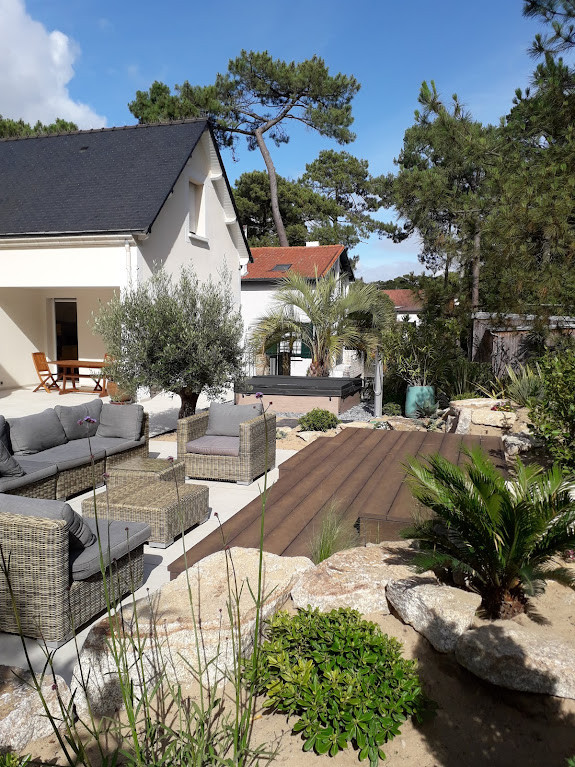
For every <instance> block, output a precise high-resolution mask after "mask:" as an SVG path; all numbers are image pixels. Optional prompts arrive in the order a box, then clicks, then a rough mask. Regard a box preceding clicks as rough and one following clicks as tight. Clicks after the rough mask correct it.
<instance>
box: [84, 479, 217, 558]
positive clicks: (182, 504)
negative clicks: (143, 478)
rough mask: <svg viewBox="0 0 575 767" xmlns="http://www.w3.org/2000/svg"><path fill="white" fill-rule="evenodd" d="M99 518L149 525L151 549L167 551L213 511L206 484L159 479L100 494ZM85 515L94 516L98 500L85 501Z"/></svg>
mask: <svg viewBox="0 0 575 767" xmlns="http://www.w3.org/2000/svg"><path fill="white" fill-rule="evenodd" d="M96 504H97V506H96V508H97V510H98V519H99V521H101V522H105V521H106V519H117V520H125V521H126V522H146V524H148V525H150V527H151V528H152V533H151V535H150V542H149V544H148V545H149V546H155V547H157V548H162V549H164V548H166V546H169V545H170V544H171V543H173V541H174V540H175V538H176V537H177V536H178V535H179V534H180V533H181V532H185V531H186V530H188V529H189V528H190V527H192V526H193V525H196V524H200V523H201V522H203V521H204V520H205V519H206V517H207V515H208V511H209V506H208V487H207V486H206V485H178V488H177V492H176V487H175V485H174V484H172V483H171V482H160V481H159V480H155V481H149V482H144V483H142V482H139V481H137V480H130V481H126V482H124V483H123V484H121V485H118V486H117V487H109V488H108V489H107V490H104V491H103V492H100V493H97V494H96ZM82 514H83V515H84V516H85V517H93V516H94V498H93V497H91V498H86V499H85V500H84V501H82Z"/></svg>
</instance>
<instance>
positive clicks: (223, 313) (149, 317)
mask: <svg viewBox="0 0 575 767" xmlns="http://www.w3.org/2000/svg"><path fill="white" fill-rule="evenodd" d="M229 281H230V280H229V275H227V274H224V275H221V279H219V280H218V282H215V281H214V280H212V279H211V278H210V279H208V280H207V281H205V282H200V280H199V279H198V277H197V276H196V274H195V273H194V272H193V270H192V269H190V268H186V267H184V268H182V271H181V273H180V276H179V279H178V280H177V281H176V280H173V279H172V278H171V277H170V275H169V274H167V272H166V271H165V270H164V269H161V270H159V271H158V272H156V273H155V274H153V275H152V276H151V277H150V278H149V279H148V280H146V281H145V282H142V283H140V284H137V285H130V286H129V287H128V288H126V290H125V291H124V292H123V293H122V295H116V296H114V298H113V299H112V300H111V301H110V302H109V303H107V304H104V305H102V306H101V307H100V309H99V312H98V313H97V314H96V315H94V317H93V321H94V326H93V330H94V332H95V333H97V334H98V335H100V336H101V337H102V338H103V339H104V343H105V346H106V351H107V353H108V355H109V356H110V358H111V362H110V364H109V367H108V369H107V371H108V375H109V377H110V378H112V379H113V380H115V381H117V382H118V383H119V384H121V385H124V386H127V387H130V388H137V387H139V386H146V387H149V388H150V389H156V390H158V389H160V390H163V391H168V392H172V393H174V394H178V395H179V396H180V398H181V401H182V404H181V407H180V412H179V418H184V417H186V416H189V415H193V414H194V413H195V409H196V403H197V401H198V397H199V395H200V392H202V391H205V392H206V393H207V394H208V395H210V396H218V395H219V394H221V393H222V392H223V391H224V389H225V387H226V386H227V385H230V384H232V383H233V382H234V381H236V380H237V379H238V378H240V377H241V372H242V358H243V350H242V346H241V339H242V333H243V324H242V319H241V315H240V312H239V310H238V309H236V307H235V306H234V303H233V300H232V295H231V291H230V288H229Z"/></svg>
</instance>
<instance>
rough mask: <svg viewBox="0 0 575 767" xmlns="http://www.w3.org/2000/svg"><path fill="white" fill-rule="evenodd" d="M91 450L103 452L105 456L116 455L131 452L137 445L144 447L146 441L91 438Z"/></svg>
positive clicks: (143, 438) (143, 439)
mask: <svg viewBox="0 0 575 767" xmlns="http://www.w3.org/2000/svg"><path fill="white" fill-rule="evenodd" d="M90 441H91V443H92V450H97V451H98V452H100V451H104V452H105V453H106V455H108V456H109V455H117V454H118V453H123V452H124V451H125V450H133V449H134V448H135V447H138V445H145V444H146V439H145V437H142V439H138V440H136V441H134V440H131V439H122V437H93V438H92V439H91V440H90Z"/></svg>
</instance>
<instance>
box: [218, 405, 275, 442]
mask: <svg viewBox="0 0 575 767" xmlns="http://www.w3.org/2000/svg"><path fill="white" fill-rule="evenodd" d="M262 413H263V408H262V405H261V403H260V402H258V403H257V404H255V405H230V404H228V403H223V404H221V403H219V402H212V404H211V405H210V414H209V417H208V428H207V429H206V437H239V436H240V423H243V422H244V421H251V420H252V418H256V417H257V416H258V415H261V414H262Z"/></svg>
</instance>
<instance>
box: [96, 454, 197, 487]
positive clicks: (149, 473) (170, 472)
mask: <svg viewBox="0 0 575 767" xmlns="http://www.w3.org/2000/svg"><path fill="white" fill-rule="evenodd" d="M185 470H186V469H185V464H184V461H169V460H168V459H167V458H144V457H143V456H140V457H138V458H131V459H130V460H129V461H124V462H123V463H119V464H117V465H116V466H113V467H112V468H111V469H110V470H109V472H108V480H107V483H106V484H107V485H108V487H118V486H120V485H124V484H125V483H126V482H129V481H131V480H139V481H145V482H149V481H155V480H158V479H161V480H165V481H168V482H174V478H175V479H176V481H177V483H178V485H183V484H184V482H185Z"/></svg>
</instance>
